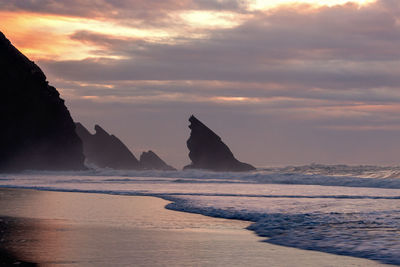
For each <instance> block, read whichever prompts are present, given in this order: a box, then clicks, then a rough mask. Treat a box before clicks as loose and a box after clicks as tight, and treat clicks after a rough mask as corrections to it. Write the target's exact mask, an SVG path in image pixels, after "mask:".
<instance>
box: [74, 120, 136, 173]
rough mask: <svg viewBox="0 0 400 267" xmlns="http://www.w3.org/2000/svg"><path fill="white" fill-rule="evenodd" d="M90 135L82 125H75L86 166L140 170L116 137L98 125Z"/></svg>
mask: <svg viewBox="0 0 400 267" xmlns="http://www.w3.org/2000/svg"><path fill="white" fill-rule="evenodd" d="M94 129H95V131H96V133H95V134H91V133H90V132H89V131H88V130H87V129H86V128H85V127H84V126H83V125H82V124H80V123H79V122H78V123H76V133H77V134H78V135H79V137H80V138H81V139H82V142H83V153H84V154H85V157H86V161H87V163H88V164H94V165H96V166H98V167H102V168H113V169H129V170H140V169H142V168H141V166H140V163H139V161H138V160H137V159H136V157H135V156H134V155H133V154H132V152H131V151H130V150H129V149H128V148H127V147H126V146H125V145H124V143H122V142H121V140H119V139H118V138H117V137H116V136H114V135H110V134H108V133H107V132H106V131H105V130H104V129H103V128H101V127H100V126H99V125H95V127H94Z"/></svg>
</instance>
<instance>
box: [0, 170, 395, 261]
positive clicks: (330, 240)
mask: <svg viewBox="0 0 400 267" xmlns="http://www.w3.org/2000/svg"><path fill="white" fill-rule="evenodd" d="M399 173H400V167H398V166H394V167H388V166H347V165H329V166H328V165H317V164H312V165H307V166H289V167H282V168H263V169H258V170H257V171H254V172H245V173H229V172H224V173H215V172H208V171H200V170H188V171H168V172H161V171H123V170H121V171H120V170H119V171H116V170H111V169H92V170H87V171H80V172H62V173H60V172H25V173H21V174H3V175H0V186H1V187H17V188H33V189H41V190H56V191H73V192H88V193H90V192H95V193H107V194H118V195H148V196H157V197H161V198H164V199H168V200H172V201H173V203H171V204H169V205H168V206H167V208H169V209H174V210H179V211H187V212H194V213H200V214H205V215H209V216H214V217H223V218H232V219H242V220H248V221H252V222H254V223H253V224H252V225H251V226H250V227H249V229H250V230H253V231H255V232H256V233H257V234H258V235H260V236H265V237H269V239H268V240H267V242H270V243H274V244H279V245H284V246H292V247H298V248H303V249H312V250H319V251H325V252H330V253H335V254H342V255H351V256H357V257H363V258H368V259H374V260H379V261H381V262H384V263H391V264H400V261H399V259H400V257H399V255H400V178H399Z"/></svg>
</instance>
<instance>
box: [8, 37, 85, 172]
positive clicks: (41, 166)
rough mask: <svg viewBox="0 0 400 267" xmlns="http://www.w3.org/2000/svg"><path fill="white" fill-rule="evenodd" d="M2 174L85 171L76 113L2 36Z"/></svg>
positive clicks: (30, 63) (41, 74)
mask: <svg viewBox="0 0 400 267" xmlns="http://www.w3.org/2000/svg"><path fill="white" fill-rule="evenodd" d="M0 125H1V130H0V171H19V170H26V169H35V170H76V169H83V168H84V165H83V161H84V156H83V153H82V142H81V140H80V139H79V137H78V136H77V134H76V133H75V125H74V122H73V120H72V118H71V116H70V113H69V111H68V109H67V108H66V106H65V105H64V100H62V99H61V98H60V95H59V93H58V92H57V90H56V89H55V88H54V87H52V86H50V85H49V84H48V82H47V81H46V76H45V75H44V73H43V72H42V70H41V69H40V68H39V67H38V66H37V65H36V64H35V63H33V62H32V61H30V60H29V59H28V58H27V57H25V56H24V55H23V54H22V53H21V52H19V51H18V50H17V49H16V48H15V47H14V46H13V45H12V44H11V43H10V41H9V40H8V39H7V38H6V37H5V36H4V35H3V33H1V32H0Z"/></svg>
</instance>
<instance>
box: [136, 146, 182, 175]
mask: <svg viewBox="0 0 400 267" xmlns="http://www.w3.org/2000/svg"><path fill="white" fill-rule="evenodd" d="M140 164H141V165H142V167H143V169H146V170H161V171H176V169H175V168H174V167H172V166H170V165H168V164H166V163H165V162H164V161H163V160H162V159H161V158H160V157H159V156H157V154H156V153H154V152H153V151H151V150H149V151H148V152H143V153H142V155H140Z"/></svg>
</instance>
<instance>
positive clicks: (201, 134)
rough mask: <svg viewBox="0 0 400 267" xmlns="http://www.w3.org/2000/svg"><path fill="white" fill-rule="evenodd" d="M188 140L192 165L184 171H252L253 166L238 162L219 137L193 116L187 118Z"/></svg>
mask: <svg viewBox="0 0 400 267" xmlns="http://www.w3.org/2000/svg"><path fill="white" fill-rule="evenodd" d="M189 122H190V125H189V128H190V129H191V133H190V138H189V139H188V140H187V147H188V149H189V151H190V152H189V158H190V159H191V161H192V164H190V165H187V166H185V167H184V169H206V170H212V171H238V172H240V171H252V170H255V168H254V167H253V166H251V165H250V164H247V163H243V162H240V161H238V160H237V159H236V158H235V157H234V156H233V154H232V152H231V150H230V149H229V147H228V146H227V145H225V143H224V142H222V140H221V137H219V136H218V135H217V134H215V133H214V132H213V131H212V130H210V129H209V128H208V127H207V126H205V125H204V124H203V123H202V122H201V121H199V120H198V119H197V118H196V117H195V116H193V115H192V116H191V117H190V118H189Z"/></svg>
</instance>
